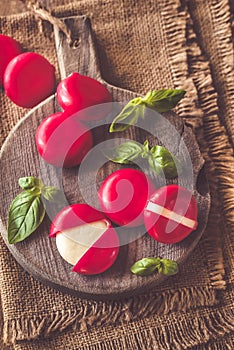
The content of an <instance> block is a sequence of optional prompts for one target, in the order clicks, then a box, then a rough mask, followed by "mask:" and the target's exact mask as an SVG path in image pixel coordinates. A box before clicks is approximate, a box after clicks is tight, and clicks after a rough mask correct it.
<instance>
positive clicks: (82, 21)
mask: <svg viewBox="0 0 234 350" xmlns="http://www.w3.org/2000/svg"><path fill="white" fill-rule="evenodd" d="M61 20H62V21H63V22H64V23H65V24H66V26H67V27H68V28H69V30H70V32H71V37H72V38H73V39H74V40H73V43H69V41H68V40H67V37H66V36H65V34H64V33H63V32H62V31H60V30H59V28H58V26H57V25H54V35H55V46H56V52H57V57H58V64H59V70H60V75H61V79H64V78H66V77H67V76H68V75H69V74H71V73H73V72H79V73H80V74H83V75H88V76H89V77H91V78H94V79H97V80H102V79H101V72H100V67H99V62H98V57H97V53H96V50H95V46H94V41H93V33H92V29H91V22H90V19H89V18H88V17H86V16H72V17H66V18H62V19H61Z"/></svg>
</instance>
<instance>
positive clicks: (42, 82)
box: [4, 52, 56, 108]
mask: <svg viewBox="0 0 234 350" xmlns="http://www.w3.org/2000/svg"><path fill="white" fill-rule="evenodd" d="M55 83H56V79H55V68H54V66H52V64H50V63H49V61H47V59H46V58H44V57H43V56H41V55H39V54H37V53H34V52H25V53H22V54H21V55H18V56H16V57H15V58H13V59H12V60H11V61H10V63H9V64H8V66H7V67H6V70H5V73H4V89H5V93H6V95H7V96H8V97H9V98H10V99H11V100H12V101H13V102H14V103H15V104H16V105H18V106H20V107H24V108H32V107H34V106H36V105H37V104H38V103H40V102H42V101H43V100H44V99H46V98H47V97H49V96H50V95H52V94H53V93H54V92H55Z"/></svg>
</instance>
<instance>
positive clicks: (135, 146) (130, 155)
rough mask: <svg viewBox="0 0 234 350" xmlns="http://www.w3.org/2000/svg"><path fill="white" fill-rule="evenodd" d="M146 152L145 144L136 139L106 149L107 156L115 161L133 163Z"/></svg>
mask: <svg viewBox="0 0 234 350" xmlns="http://www.w3.org/2000/svg"><path fill="white" fill-rule="evenodd" d="M142 153H144V148H143V146H142V145H141V144H140V143H138V142H135V141H127V142H123V143H121V144H120V145H118V146H116V147H113V148H110V149H107V150H105V152H104V154H105V156H106V157H107V158H108V159H109V160H111V161H112V162H114V163H120V164H131V163H132V162H133V161H134V160H136V159H137V158H139V157H140V156H141V154H142Z"/></svg>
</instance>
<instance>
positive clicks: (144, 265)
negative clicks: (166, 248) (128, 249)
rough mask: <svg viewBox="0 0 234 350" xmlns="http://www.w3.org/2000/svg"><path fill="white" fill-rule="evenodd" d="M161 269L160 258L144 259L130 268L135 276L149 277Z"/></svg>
mask: <svg viewBox="0 0 234 350" xmlns="http://www.w3.org/2000/svg"><path fill="white" fill-rule="evenodd" d="M159 267H160V258H143V259H141V260H138V261H137V262H135V264H133V265H132V266H131V268H130V271H131V272H132V273H134V274H135V275H139V276H148V275H151V274H152V273H153V272H154V271H155V270H157V269H158V268H159Z"/></svg>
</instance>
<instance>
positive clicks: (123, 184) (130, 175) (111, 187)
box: [98, 168, 155, 227]
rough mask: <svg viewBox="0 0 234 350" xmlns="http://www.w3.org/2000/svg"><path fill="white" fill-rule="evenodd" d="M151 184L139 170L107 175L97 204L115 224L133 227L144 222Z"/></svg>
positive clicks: (152, 189)
mask: <svg viewBox="0 0 234 350" xmlns="http://www.w3.org/2000/svg"><path fill="white" fill-rule="evenodd" d="M154 190H155V187H154V185H153V183H152V182H151V181H150V180H149V179H148V178H147V176H146V175H145V174H144V173H143V172H142V171H139V170H135V169H131V168H125V169H121V170H117V171H115V172H114V173H112V174H111V175H109V176H108V177H107V178H106V179H105V180H104V182H103V183H102V185H101V187H100V189H99V192H98V197H99V202H100V205H101V208H102V210H103V212H104V213H105V214H106V215H107V216H108V217H109V218H110V219H111V220H112V221H113V222H115V223H116V224H118V225H122V226H123V225H128V226H129V227H135V226H139V225H142V224H143V222H144V208H145V205H146V202H147V199H148V198H149V195H150V194H151V193H152V192H153V191H154Z"/></svg>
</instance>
